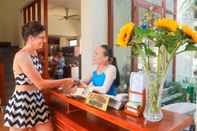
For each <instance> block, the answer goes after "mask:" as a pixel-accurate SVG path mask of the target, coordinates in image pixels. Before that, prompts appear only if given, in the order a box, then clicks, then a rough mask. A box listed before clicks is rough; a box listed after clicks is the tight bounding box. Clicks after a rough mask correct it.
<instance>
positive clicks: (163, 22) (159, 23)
mask: <svg viewBox="0 0 197 131" xmlns="http://www.w3.org/2000/svg"><path fill="white" fill-rule="evenodd" d="M154 25H155V26H156V27H157V28H165V29H168V30H169V31H172V32H176V30H177V28H178V24H177V23H176V21H175V20H173V19H168V18H161V19H158V20H156V21H155V22H154Z"/></svg>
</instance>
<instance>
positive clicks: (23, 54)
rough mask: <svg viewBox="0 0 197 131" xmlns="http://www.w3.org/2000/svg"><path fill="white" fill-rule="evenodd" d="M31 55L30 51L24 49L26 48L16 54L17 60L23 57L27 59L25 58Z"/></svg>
mask: <svg viewBox="0 0 197 131" xmlns="http://www.w3.org/2000/svg"><path fill="white" fill-rule="evenodd" d="M28 56H29V53H28V52H26V51H24V50H19V51H18V52H16V54H15V59H17V60H21V59H23V60H24V59H25V58H28Z"/></svg>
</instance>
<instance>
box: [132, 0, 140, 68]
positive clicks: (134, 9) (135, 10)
mask: <svg viewBox="0 0 197 131" xmlns="http://www.w3.org/2000/svg"><path fill="white" fill-rule="evenodd" d="M131 20H132V21H133V22H134V23H135V24H138V22H139V19H138V7H137V1H136V0H131ZM131 52H132V50H131ZM131 55H132V53H131ZM137 70H138V58H137V57H136V56H133V55H132V58H131V71H137Z"/></svg>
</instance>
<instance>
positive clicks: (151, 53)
mask: <svg viewBox="0 0 197 131" xmlns="http://www.w3.org/2000/svg"><path fill="white" fill-rule="evenodd" d="M143 46H144V51H145V54H146V55H147V56H156V53H155V52H154V51H153V50H152V49H151V48H150V47H148V46H147V45H146V44H143Z"/></svg>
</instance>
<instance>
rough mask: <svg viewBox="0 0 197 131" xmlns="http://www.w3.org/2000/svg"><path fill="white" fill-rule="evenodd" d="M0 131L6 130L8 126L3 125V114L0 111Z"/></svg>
mask: <svg viewBox="0 0 197 131" xmlns="http://www.w3.org/2000/svg"><path fill="white" fill-rule="evenodd" d="M0 131H8V128H6V127H4V126H3V114H2V113H1V111H0Z"/></svg>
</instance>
